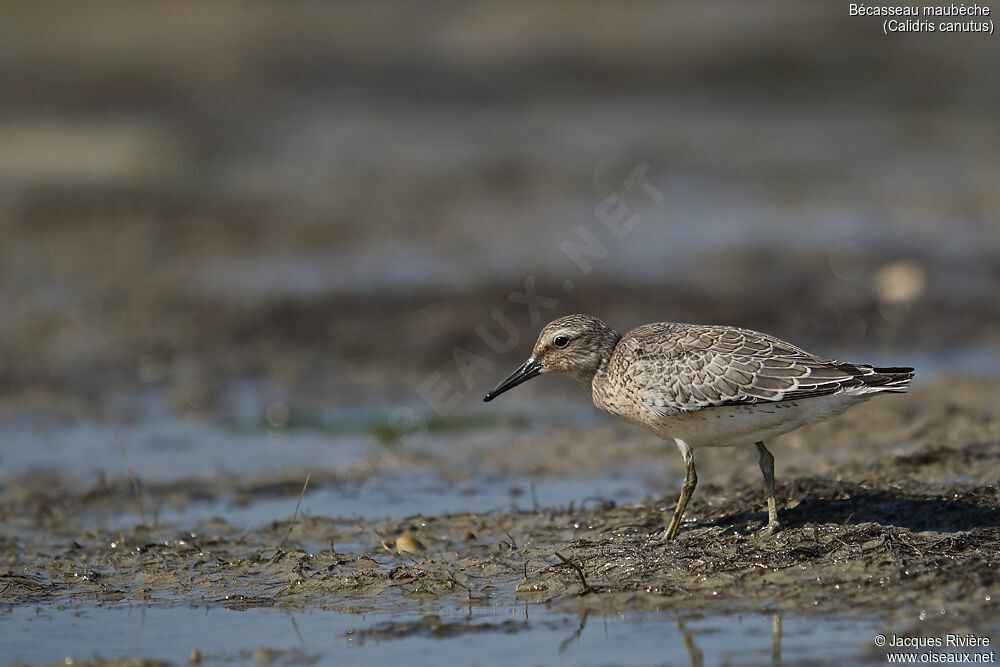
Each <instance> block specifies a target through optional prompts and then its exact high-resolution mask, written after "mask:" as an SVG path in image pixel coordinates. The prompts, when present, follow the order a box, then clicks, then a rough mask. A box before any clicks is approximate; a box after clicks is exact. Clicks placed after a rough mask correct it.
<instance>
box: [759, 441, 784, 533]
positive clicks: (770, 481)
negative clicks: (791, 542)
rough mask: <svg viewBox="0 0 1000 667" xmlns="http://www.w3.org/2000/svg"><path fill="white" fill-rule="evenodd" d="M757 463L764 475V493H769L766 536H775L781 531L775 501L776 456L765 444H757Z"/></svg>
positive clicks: (764, 531)
mask: <svg viewBox="0 0 1000 667" xmlns="http://www.w3.org/2000/svg"><path fill="white" fill-rule="evenodd" d="M757 455H758V456H757V462H758V463H759V464H760V471H761V472H762V473H763V474H764V492H765V493H767V528H765V529H764V530H763V531H762V532H763V533H764V534H765V535H774V534H775V533H777V532H778V531H779V530H781V524H780V523H779V522H778V508H777V505H776V503H775V501H774V455H773V454H771V452H769V451H768V450H767V447H765V446H764V443H763V442H758V443H757Z"/></svg>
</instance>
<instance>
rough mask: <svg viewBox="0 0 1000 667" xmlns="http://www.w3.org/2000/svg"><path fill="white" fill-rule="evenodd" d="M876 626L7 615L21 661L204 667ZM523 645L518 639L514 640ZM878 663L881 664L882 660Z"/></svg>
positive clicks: (652, 660)
mask: <svg viewBox="0 0 1000 667" xmlns="http://www.w3.org/2000/svg"><path fill="white" fill-rule="evenodd" d="M879 632H884V628H883V627H882V625H881V624H880V622H878V621H876V620H873V619H854V620H843V619H840V618H836V617H827V616H814V617H787V616H786V617H782V616H781V615H771V614H741V615H722V614H720V615H700V614H699V615H689V616H685V615H683V614H677V613H675V612H634V611H633V612H625V613H618V614H608V615H600V616H598V615H591V616H579V615H576V614H573V613H561V612H560V611H559V610H558V609H553V608H544V607H539V606H535V605H520V604H514V603H507V604H500V605H495V606H489V607H485V608H484V607H480V606H475V607H472V608H461V607H448V608H441V607H439V606H436V605H432V606H431V607H429V608H426V609H421V608H420V607H419V606H418V605H414V606H413V608H410V609H399V608H395V609H392V610H379V609H376V608H372V609H368V610H365V611H364V612H361V613H346V612H344V611H337V610H319V609H297V608H277V607H275V608H250V609H246V610H245V611H234V610H230V609H225V608H223V607H222V606H220V605H204V604H195V605H193V606H190V607H189V606H186V605H185V606H181V605H171V604H168V603H164V604H144V603H133V604H132V605H131V606H110V607H92V606H81V607H79V608H72V607H66V608H62V609H60V608H58V607H52V606H42V607H35V608H31V607H17V608H14V609H11V610H9V611H6V612H3V613H2V614H0V633H2V634H3V636H4V637H5V641H4V647H5V658H7V659H8V660H11V661H14V662H18V661H21V662H57V661H62V660H64V659H66V658H72V659H73V660H75V661H80V660H83V659H88V658H93V657H96V656H100V657H102V658H106V659H114V658H119V657H126V656H146V657H151V658H155V659H160V660H166V661H170V662H174V663H183V662H184V661H185V660H187V659H188V656H189V655H190V653H191V651H192V650H195V649H197V650H199V651H200V652H201V657H202V661H203V663H205V664H217V663H223V664H225V663H236V664H246V663H248V662H257V663H258V664H259V663H260V662H266V661H267V657H268V656H270V657H271V659H273V660H274V663H275V664H311V663H312V662H314V661H316V660H322V661H324V662H327V663H335V664H349V665H363V664H365V665H370V664H400V663H409V664H429V663H431V662H433V663H436V664H481V663H495V662H496V661H497V660H498V659H499V658H500V656H503V660H504V662H506V663H508V664H517V665H541V664H545V665H606V664H621V663H623V662H625V663H628V664H633V665H662V664H681V665H683V664H692V665H695V664H702V661H703V662H704V663H705V664H722V663H725V664H732V665H767V664H775V665H777V664H795V663H799V662H803V661H805V662H809V661H810V659H814V658H815V657H816V656H823V661H824V662H826V663H830V662H840V663H841V664H847V663H857V662H859V661H861V660H862V659H863V658H864V657H865V655H866V652H867V651H868V649H869V648H870V647H871V645H872V641H873V638H874V637H875V635H876V634H877V633H879ZM512 640H513V641H512ZM869 659H870V660H871V661H872V662H876V661H877V660H875V659H872V657H871V656H869Z"/></svg>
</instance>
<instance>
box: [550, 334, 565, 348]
mask: <svg viewBox="0 0 1000 667" xmlns="http://www.w3.org/2000/svg"><path fill="white" fill-rule="evenodd" d="M552 344H553V345H555V346H556V347H566V346H567V345H569V338H567V337H566V336H556V337H555V338H553V339H552Z"/></svg>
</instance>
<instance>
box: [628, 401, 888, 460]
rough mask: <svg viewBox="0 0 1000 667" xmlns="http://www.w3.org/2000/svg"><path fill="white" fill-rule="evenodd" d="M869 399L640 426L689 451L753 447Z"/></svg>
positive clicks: (697, 415) (730, 411) (689, 416)
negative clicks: (679, 444) (695, 448)
mask: <svg viewBox="0 0 1000 667" xmlns="http://www.w3.org/2000/svg"><path fill="white" fill-rule="evenodd" d="M866 398H868V396H858V395H855V394H848V393H840V394H832V395H830V396H818V397H816V398H806V399H801V400H798V401H782V402H776V403H755V404H753V405H733V406H724V407H718V408H704V409H702V410H695V411H693V412H682V413H679V414H676V415H673V416H670V417H663V418H658V419H656V420H655V422H654V423H644V424H642V426H644V427H645V428H647V429H649V430H650V431H652V432H653V433H655V434H656V435H658V436H660V437H661V438H664V439H666V440H673V439H679V440H683V441H684V442H686V443H688V445H690V446H691V447H732V446H735V445H752V444H753V443H755V442H758V441H764V440H768V439H770V438H774V437H776V436H779V435H781V434H783V433H788V432H789V431H794V430H795V429H797V428H799V427H801V426H805V425H807V424H816V423H819V422H821V421H825V420H827V419H830V418H831V417H835V416H837V415H839V414H840V413H842V412H843V411H844V410H846V409H847V408H849V407H850V406H852V405H854V404H856V403H859V402H861V401H863V400H865V399H866Z"/></svg>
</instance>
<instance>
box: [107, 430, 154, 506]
mask: <svg viewBox="0 0 1000 667" xmlns="http://www.w3.org/2000/svg"><path fill="white" fill-rule="evenodd" d="M114 434H115V442H117V443H118V449H119V451H121V453H122V460H124V461H125V469H126V470H128V476H129V477H131V478H132V490H133V491H134V492H135V502H136V504H137V505H138V506H139V517H140V518H141V519H142V525H143V526H146V525H149V524H147V523H146V512H145V510H144V509H143V508H142V492H141V491H139V480H138V479H137V478H136V476H135V471H134V470H132V464H130V463H129V462H128V456H127V455H126V454H125V445H124V444H122V439H121V437H120V436H119V435H118V429H115V431H114Z"/></svg>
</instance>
